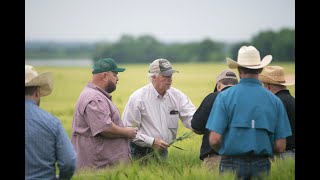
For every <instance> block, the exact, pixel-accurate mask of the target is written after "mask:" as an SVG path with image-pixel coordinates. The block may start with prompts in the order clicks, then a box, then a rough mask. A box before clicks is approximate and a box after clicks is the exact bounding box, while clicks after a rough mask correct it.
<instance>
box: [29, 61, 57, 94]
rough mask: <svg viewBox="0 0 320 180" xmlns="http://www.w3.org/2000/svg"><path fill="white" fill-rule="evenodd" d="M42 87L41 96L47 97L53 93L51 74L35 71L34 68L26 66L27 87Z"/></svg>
mask: <svg viewBox="0 0 320 180" xmlns="http://www.w3.org/2000/svg"><path fill="white" fill-rule="evenodd" d="M30 86H40V96H47V95H49V94H50V93H51V91H52V76H51V73H49V72H46V73H41V74H38V72H37V71H36V70H35V69H34V67H33V66H30V65H25V87H30Z"/></svg>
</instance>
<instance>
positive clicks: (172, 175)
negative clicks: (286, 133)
mask: <svg viewBox="0 0 320 180" xmlns="http://www.w3.org/2000/svg"><path fill="white" fill-rule="evenodd" d="M271 65H280V66H282V67H284V68H285V74H290V75H294V74H295V65H294V64H289V63H271ZM119 66H120V67H125V68H126V71H125V72H122V73H119V75H118V77H119V81H118V84H117V89H116V91H115V92H113V93H112V98H113V102H114V103H115V104H116V106H117V107H118V109H119V110H120V113H122V112H123V109H124V106H125V104H126V102H127V101H128V98H129V96H130V94H131V93H132V92H133V91H135V90H136V89H138V88H139V87H141V86H143V85H145V84H147V83H149V79H148V76H147V72H148V64H145V65H141V64H140V65H133V64H121V65H119ZM173 67H174V68H175V69H177V70H179V71H180V73H176V74H174V75H173V87H176V88H178V89H179V90H181V91H182V92H184V93H185V94H186V95H187V96H188V97H189V98H190V99H191V101H192V102H193V104H194V105H195V106H196V107H199V105H200V103H201V101H202V100H203V98H204V97H205V96H206V95H207V94H209V93H210V92H212V91H213V89H214V85H215V83H216V82H215V78H216V76H217V75H218V74H219V73H220V72H221V71H222V70H224V69H226V68H227V66H226V64H225V63H202V64H200V63H192V64H173ZM36 68H37V70H38V71H39V72H46V71H50V72H52V73H53V77H54V81H53V83H54V84H53V92H52V94H51V95H49V96H46V97H43V98H42V99H41V103H40V106H41V107H42V108H43V109H45V110H47V111H49V112H50V113H52V114H53V115H55V116H56V117H58V118H59V119H60V120H61V122H62V124H63V126H64V128H65V129H66V131H67V133H68V135H69V137H71V127H72V118H73V112H74V107H75V104H76V101H77V98H78V96H79V94H80V92H81V91H82V89H83V88H84V87H85V85H86V84H87V82H88V81H90V79H91V67H86V68H84V67H36ZM234 72H236V74H237V76H238V73H237V71H234ZM238 78H239V77H238ZM289 90H290V92H291V94H292V95H293V96H295V86H290V87H289ZM188 131H189V130H188V129H186V128H185V127H183V126H182V125H181V123H179V130H178V136H180V135H182V134H183V133H185V132H188ZM201 138H202V136H199V135H195V136H193V137H192V138H190V139H186V140H184V141H182V142H177V143H175V145H177V146H179V147H181V148H183V149H186V150H185V151H181V150H178V149H176V148H171V147H170V148H169V159H168V161H167V162H166V163H165V164H161V165H158V164H151V165H148V166H146V167H141V166H139V165H137V164H135V163H133V165H132V166H131V168H127V167H121V166H119V167H115V168H112V169H109V170H100V171H92V172H80V173H77V174H75V176H74V177H73V179H167V180H168V179H210V178H215V179H233V175H232V174H226V175H223V176H222V175H219V173H218V172H214V173H212V172H208V171H206V169H204V168H203V167H201V163H202V161H200V159H199V149H200V145H201ZM294 164H295V161H294V160H293V159H287V160H284V161H275V162H274V163H272V171H271V175H270V176H269V177H268V178H267V179H269V178H270V179H274V178H275V179H294V178H295V175H294V172H295V165H294Z"/></svg>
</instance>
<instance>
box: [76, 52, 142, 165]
mask: <svg viewBox="0 0 320 180" xmlns="http://www.w3.org/2000/svg"><path fill="white" fill-rule="evenodd" d="M123 71H125V68H120V67H118V66H117V65H116V63H115V61H114V60H113V59H111V58H104V59H100V60H98V61H96V62H95V63H94V65H93V70H92V74H93V75H92V80H91V81H90V82H88V84H87V85H86V87H85V88H84V89H83V90H82V92H81V94H80V96H79V98H78V100H77V104H76V107H75V111H74V117H73V123H72V137H71V142H72V144H73V146H74V148H75V151H76V153H77V170H79V169H83V168H94V169H97V168H105V167H108V166H114V165H119V164H129V163H130V161H131V155H130V150H129V140H130V139H132V138H134V137H135V136H136V134H137V128H132V127H124V125H123V123H122V121H121V118H120V112H119V110H118V108H117V107H116V106H115V104H114V103H113V102H112V96H111V95H110V93H112V92H113V91H114V90H115V89H116V85H117V81H118V80H119V78H118V72H123Z"/></svg>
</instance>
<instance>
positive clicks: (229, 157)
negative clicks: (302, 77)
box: [25, 46, 295, 179]
mask: <svg viewBox="0 0 320 180" xmlns="http://www.w3.org/2000/svg"><path fill="white" fill-rule="evenodd" d="M271 60H272V56H271V55H268V56H266V57H265V58H263V59H262V60H261V59H260V54H259V52H258V50H256V48H254V47H253V46H248V47H247V46H243V47H241V48H240V50H239V52H238V60H237V62H236V61H233V60H231V59H229V58H227V64H228V66H229V68H237V69H238V72H239V77H240V80H239V81H238V78H237V76H236V74H235V73H234V72H233V71H231V70H230V69H226V70H224V71H222V72H221V73H220V74H219V75H218V77H217V79H216V86H215V88H214V92H213V93H210V94H209V95H208V96H206V97H205V99H204V100H203V102H202V103H201V105H200V106H199V108H198V109H196V107H195V106H194V105H193V103H192V102H191V100H190V99H189V98H188V97H187V96H186V95H185V94H184V93H183V92H181V91H180V90H178V89H176V88H174V87H172V75H173V74H174V73H178V72H179V71H178V70H175V69H173V67H172V65H171V63H170V62H169V61H168V60H167V59H156V60H154V61H153V62H152V63H151V64H150V66H149V71H148V75H149V76H148V77H149V79H150V83H149V84H147V85H145V86H143V87H141V88H139V89H138V90H136V91H135V92H133V93H132V94H131V96H130V97H129V100H128V102H127V104H126V106H125V108H124V111H123V113H122V116H120V112H119V110H118V108H117V107H116V105H115V104H114V103H113V101H112V96H111V93H112V92H113V91H115V90H116V87H117V82H118V81H119V78H118V73H120V72H124V71H125V68H121V67H118V66H117V64H116V62H115V61H114V60H113V59H112V58H104V59H100V60H98V61H96V62H95V63H94V65H93V68H92V79H91V81H90V82H88V83H87V85H86V86H85V87H84V89H83V90H82V92H81V93H80V96H79V98H78V100H77V103H76V107H75V110H74V117H73V122H72V135H71V141H70V140H69V139H68V137H67V134H66V132H65V130H64V129H63V127H62V125H61V123H60V121H59V120H58V119H57V118H55V117H54V116H52V115H50V114H49V113H47V112H45V111H44V110H42V109H41V108H39V104H40V97H41V96H44V95H48V94H50V92H51V90H52V80H51V79H50V78H48V79H50V80H48V79H47V80H43V82H40V81H39V80H36V79H37V78H38V79H41V78H40V77H42V76H43V75H42V74H40V75H39V74H37V72H36V71H35V70H34V68H33V67H32V66H29V65H26V83H25V98H26V109H25V115H26V117H25V121H26V129H25V134H26V137H25V138H26V139H25V140H26V147H25V153H26V154H25V156H26V161H25V166H26V167H25V168H26V172H25V176H26V179H33V178H34V177H36V176H38V177H52V179H54V178H55V177H56V176H55V166H54V164H55V163H56V162H57V163H58V168H59V171H60V175H59V178H61V179H64V178H65V179H68V178H71V176H72V175H73V173H74V172H75V171H76V170H80V169H86V168H90V169H91V168H93V169H98V168H105V167H108V166H114V165H120V164H124V165H128V164H130V162H131V160H132V159H140V158H141V157H143V156H145V155H147V154H148V153H150V152H152V151H157V152H158V153H159V154H160V156H161V158H163V159H166V158H167V157H168V147H170V142H171V141H172V140H174V139H175V138H176V135H177V131H178V121H179V119H180V121H181V122H182V124H183V125H184V126H185V127H186V128H188V129H190V130H192V131H194V132H195V133H197V134H203V139H202V145H201V148H200V159H201V160H203V163H204V164H205V165H206V166H209V168H210V169H213V168H215V167H217V166H218V164H220V165H219V170H220V172H224V171H226V170H232V171H235V172H236V173H237V175H238V177H244V178H250V177H251V176H259V173H262V172H269V171H270V159H269V158H270V157H273V155H275V154H277V153H283V152H285V150H286V148H287V150H288V153H289V151H290V153H291V155H292V153H293V154H294V149H295V147H294V144H295V143H294V130H291V128H292V129H293V128H294V116H295V114H294V98H293V97H292V96H291V95H290V93H289V91H288V90H287V89H286V88H285V86H286V85H292V82H288V81H286V79H285V78H284V74H283V68H281V67H279V66H267V65H268V64H269V63H270V62H271ZM265 66H267V67H265ZM263 69H265V73H262V74H260V73H261V72H264V71H262V70H263ZM274 70H276V71H277V72H274ZM27 71H28V77H27ZM281 73H282V74H281ZM29 74H32V76H31V75H29ZM44 74H45V73H44ZM259 74H260V76H259ZM278 76H281V77H278ZM30 81H32V82H33V83H30ZM263 86H264V87H265V88H263ZM44 88H46V89H47V90H46V91H45V93H44ZM48 89H49V90H48ZM268 90H270V91H268ZM277 96H278V97H280V98H278V97H277ZM280 99H281V100H282V101H281V100H280ZM284 104H285V105H284ZM288 117H289V119H288ZM289 120H290V121H289ZM290 127H291V128H290ZM291 132H293V134H292V133H291ZM291 135H292V136H291ZM287 137H289V138H291V139H288V142H289V143H288V145H287V146H286V138H287ZM44 138H46V139H44ZM47 138H49V139H50V138H51V139H50V140H47ZM41 139H43V141H39V140H41ZM44 143H46V145H44ZM45 150H46V151H45ZM50 157H51V158H50ZM49 164H50V165H49ZM44 165H46V166H44ZM44 172H46V174H45V173H44ZM49 179H50V178H49Z"/></svg>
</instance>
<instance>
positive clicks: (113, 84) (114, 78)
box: [105, 72, 119, 93]
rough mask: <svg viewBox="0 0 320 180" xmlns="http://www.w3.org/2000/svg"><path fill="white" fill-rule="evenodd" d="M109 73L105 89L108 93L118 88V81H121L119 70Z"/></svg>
mask: <svg viewBox="0 0 320 180" xmlns="http://www.w3.org/2000/svg"><path fill="white" fill-rule="evenodd" d="M107 74H108V75H107V76H108V81H107V86H106V88H105V90H106V91H107V92H108V93H112V92H113V91H115V90H116V88H117V82H118V81H119V78H118V73H117V72H108V73H107Z"/></svg>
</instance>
